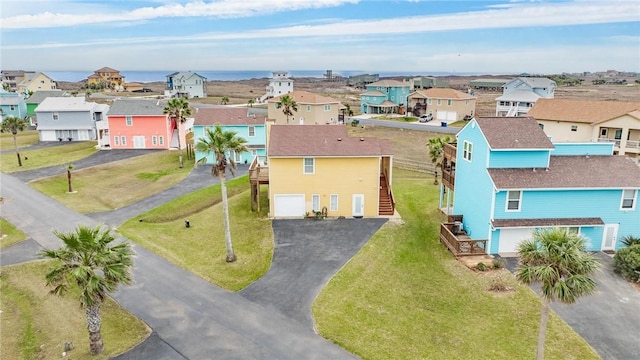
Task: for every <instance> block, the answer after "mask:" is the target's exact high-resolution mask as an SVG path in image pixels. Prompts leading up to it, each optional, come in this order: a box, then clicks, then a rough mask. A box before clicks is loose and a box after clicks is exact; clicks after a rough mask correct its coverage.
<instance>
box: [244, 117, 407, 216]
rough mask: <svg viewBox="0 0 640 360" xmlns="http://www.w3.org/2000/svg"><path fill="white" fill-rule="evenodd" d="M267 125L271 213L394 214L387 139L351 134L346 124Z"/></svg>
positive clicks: (290, 214) (298, 214) (389, 148)
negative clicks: (351, 135)
mask: <svg viewBox="0 0 640 360" xmlns="http://www.w3.org/2000/svg"><path fill="white" fill-rule="evenodd" d="M269 128H270V130H269V138H268V145H267V146H268V149H267V164H268V169H266V170H267V172H268V184H269V214H270V216H271V217H275V218H302V217H304V216H314V215H315V214H324V215H326V216H328V217H339V216H344V217H355V218H360V217H379V216H386V215H393V214H394V210H395V205H394V200H393V192H392V191H391V189H392V186H391V184H392V173H391V169H392V161H393V155H392V153H391V146H390V144H389V142H388V141H387V140H383V139H376V138H370V137H366V138H354V137H349V136H348V134H347V128H346V127H345V126H344V125H337V126H325V125H307V126H295V125H271V126H270V127H269ZM252 165H253V164H252ZM252 167H253V166H252ZM263 170H264V169H263ZM250 173H251V168H250Z"/></svg>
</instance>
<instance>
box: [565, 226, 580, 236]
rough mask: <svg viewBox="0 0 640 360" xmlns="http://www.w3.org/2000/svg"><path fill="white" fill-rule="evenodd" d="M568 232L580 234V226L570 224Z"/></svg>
mask: <svg viewBox="0 0 640 360" xmlns="http://www.w3.org/2000/svg"><path fill="white" fill-rule="evenodd" d="M567 234H580V227H579V226H569V227H568V228H567Z"/></svg>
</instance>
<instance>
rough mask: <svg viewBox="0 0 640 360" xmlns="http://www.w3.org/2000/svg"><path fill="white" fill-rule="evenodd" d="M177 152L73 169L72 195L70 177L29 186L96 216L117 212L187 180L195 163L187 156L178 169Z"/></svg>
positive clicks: (47, 180) (48, 179)
mask: <svg viewBox="0 0 640 360" xmlns="http://www.w3.org/2000/svg"><path fill="white" fill-rule="evenodd" d="M178 156H179V153H178V152H177V151H169V150H167V151H160V152H153V153H150V154H146V155H142V156H136V157H133V158H130V159H125V160H120V161H115V162H112V163H107V164H104V165H99V166H94V167H91V168H87V169H82V170H72V172H71V174H72V177H71V184H72V189H73V191H74V193H71V194H70V193H69V192H68V190H69V187H68V184H67V175H66V173H65V174H62V175H58V176H54V177H50V178H45V179H40V180H36V181H33V182H31V183H30V185H31V186H33V187H34V188H35V189H37V190H38V191H40V192H43V193H45V194H47V195H48V196H51V197H52V198H54V199H56V200H57V201H59V202H61V203H62V204H64V205H65V206H67V207H69V208H71V209H73V210H75V211H78V212H81V213H85V214H87V213H93V212H100V211H108V210H113V209H118V208H121V207H123V206H126V205H129V204H132V203H134V202H136V201H139V200H142V199H144V198H146V197H148V196H150V195H152V194H155V193H158V192H160V191H162V190H165V189H167V188H169V187H171V186H172V185H174V184H176V183H178V182H180V181H181V180H182V179H184V178H185V177H186V176H187V175H188V174H189V172H190V171H191V169H192V168H193V160H189V159H186V157H184V160H185V161H184V168H182V169H181V168H180V167H179V162H178Z"/></svg>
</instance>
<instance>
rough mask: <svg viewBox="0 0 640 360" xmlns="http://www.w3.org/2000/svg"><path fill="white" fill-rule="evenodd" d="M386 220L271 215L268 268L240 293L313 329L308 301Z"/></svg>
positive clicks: (311, 301) (313, 297)
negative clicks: (272, 245) (273, 217)
mask: <svg viewBox="0 0 640 360" xmlns="http://www.w3.org/2000/svg"><path fill="white" fill-rule="evenodd" d="M386 221H387V220H386V219H336V220H274V221H273V225H272V226H273V232H274V242H275V250H274V254H273V261H272V264H271V269H270V270H269V272H267V274H266V275H265V276H263V277H262V278H261V279H259V280H258V281H256V282H254V283H253V284H251V285H249V286H248V287H246V288H245V289H244V290H242V291H241V292H240V295H242V296H243V297H245V298H247V299H249V300H251V301H252V302H255V303H258V304H261V305H263V306H264V307H266V308H267V309H269V310H274V311H278V312H280V313H282V314H284V315H285V316H287V317H288V318H291V319H295V320H297V321H299V322H300V323H301V324H302V325H304V327H305V328H307V329H312V328H313V326H314V324H313V319H312V317H311V305H312V303H313V301H314V300H315V298H316V296H317V295H318V293H319V292H320V290H322V288H323V287H324V286H325V284H326V283H327V281H329V279H330V278H331V277H332V276H333V275H334V274H335V273H336V272H337V271H338V270H340V268H342V266H344V264H345V263H346V262H347V261H349V259H351V258H352V257H353V256H354V255H355V254H356V253H357V252H358V251H359V250H360V248H361V247H362V246H363V245H364V244H365V243H366V242H367V241H368V240H369V238H371V236H372V235H373V234H375V232H376V231H378V229H379V228H380V227H381V226H382V225H383V224H384V223H385V222H386Z"/></svg>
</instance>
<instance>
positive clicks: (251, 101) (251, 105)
mask: <svg viewBox="0 0 640 360" xmlns="http://www.w3.org/2000/svg"><path fill="white" fill-rule="evenodd" d="M255 102H256V101H255V100H253V99H249V100H247V104H249V107H253V103H255Z"/></svg>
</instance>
